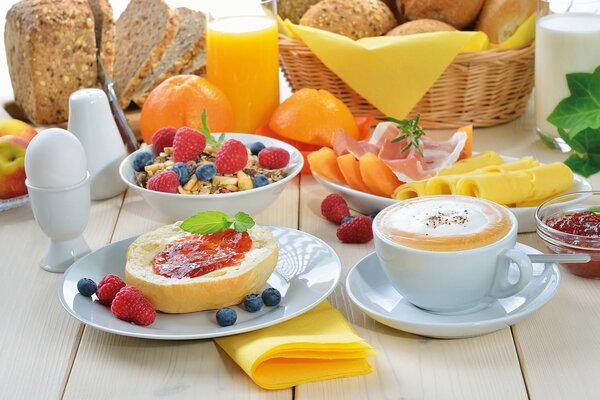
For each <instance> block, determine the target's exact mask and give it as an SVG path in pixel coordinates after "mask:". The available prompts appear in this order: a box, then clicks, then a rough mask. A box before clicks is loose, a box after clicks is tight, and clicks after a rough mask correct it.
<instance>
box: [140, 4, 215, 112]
mask: <svg viewBox="0 0 600 400" xmlns="http://www.w3.org/2000/svg"><path fill="white" fill-rule="evenodd" d="M175 13H176V14H177V17H178V18H179V30H178V31H177V35H176V36H175V40H173V42H172V43H171V45H170V46H169V47H168V48H167V50H166V51H165V54H164V55H163V57H162V59H161V60H160V62H159V63H158V64H157V65H156V66H155V67H154V69H153V71H152V73H151V74H150V75H148V76H147V77H146V78H144V80H143V81H142V84H141V85H140V86H139V87H138V89H137V90H136V91H135V94H134V96H133V101H134V103H135V104H137V105H138V106H140V107H142V106H143V105H144V102H145V101H146V99H147V98H148V95H149V94H150V92H151V91H152V89H154V88H155V87H156V86H158V85H159V84H160V83H161V82H162V81H164V80H165V79H167V78H170V77H172V76H174V75H177V74H178V73H180V72H181V71H182V70H183V68H184V67H186V66H187V65H188V64H190V63H191V62H192V60H193V58H194V57H196V55H198V54H200V53H201V52H203V51H204V47H205V43H206V40H205V25H206V16H205V15H204V14H203V13H201V12H199V11H193V10H190V9H189V8H185V7H182V8H177V9H176V10H175Z"/></svg>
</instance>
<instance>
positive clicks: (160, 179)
mask: <svg viewBox="0 0 600 400" xmlns="http://www.w3.org/2000/svg"><path fill="white" fill-rule="evenodd" d="M146 187H147V188H148V189H149V190H154V191H155V192H164V193H177V192H178V190H177V189H178V188H179V177H178V176H177V174H176V173H175V172H173V171H171V170H168V171H163V172H160V173H159V174H158V175H154V176H153V177H152V178H150V179H148V182H147V183H146Z"/></svg>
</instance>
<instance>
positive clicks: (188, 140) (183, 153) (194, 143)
mask: <svg viewBox="0 0 600 400" xmlns="http://www.w3.org/2000/svg"><path fill="white" fill-rule="evenodd" d="M205 147H206V136H204V135H203V134H201V133H200V132H198V131H197V130H195V129H192V128H188V127H187V126H182V127H181V128H179V129H178V130H177V133H175V138H174V139H173V161H175V162H184V163H185V162H188V161H193V160H195V159H196V158H197V157H198V156H199V155H200V153H202V150H204V148H205Z"/></svg>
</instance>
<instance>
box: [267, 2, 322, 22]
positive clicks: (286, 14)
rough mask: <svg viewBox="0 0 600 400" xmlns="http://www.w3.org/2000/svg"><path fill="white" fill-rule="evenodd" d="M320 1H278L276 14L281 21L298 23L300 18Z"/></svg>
mask: <svg viewBox="0 0 600 400" xmlns="http://www.w3.org/2000/svg"><path fill="white" fill-rule="evenodd" d="M319 1H320V0H279V1H277V13H278V14H279V16H280V17H281V18H282V19H286V18H287V19H289V20H290V21H292V22H293V23H295V24H297V23H298V22H300V18H302V16H303V15H304V13H305V12H306V11H308V9H309V8H310V6H312V5H313V4H317V3H318V2H319Z"/></svg>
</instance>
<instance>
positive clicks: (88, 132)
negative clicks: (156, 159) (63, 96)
mask: <svg viewBox="0 0 600 400" xmlns="http://www.w3.org/2000/svg"><path fill="white" fill-rule="evenodd" d="M67 129H68V130H69V131H70V132H71V133H73V134H74V135H75V136H76V137H77V138H78V139H79V141H80V142H81V144H82V145H83V148H84V150H85V154H86V157H87V169H88V171H89V173H90V186H91V196H92V200H102V199H108V198H110V197H113V196H116V195H117V194H119V193H121V192H123V191H124V190H125V188H126V185H125V182H123V181H122V180H121V178H120V177H119V165H120V164H121V161H123V159H124V158H125V157H126V156H127V152H126V150H125V146H124V144H123V141H122V139H121V136H120V134H119V130H118V128H117V124H116V123H115V120H114V118H113V115H112V113H111V111H110V106H109V104H108V98H107V97H106V94H105V93H104V92H103V91H102V90H100V89H81V90H78V91H76V92H74V93H73V94H71V96H70V97H69V125H68V128H67Z"/></svg>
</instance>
